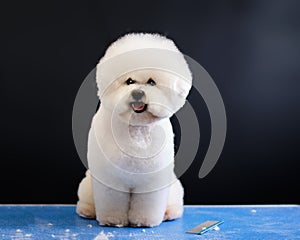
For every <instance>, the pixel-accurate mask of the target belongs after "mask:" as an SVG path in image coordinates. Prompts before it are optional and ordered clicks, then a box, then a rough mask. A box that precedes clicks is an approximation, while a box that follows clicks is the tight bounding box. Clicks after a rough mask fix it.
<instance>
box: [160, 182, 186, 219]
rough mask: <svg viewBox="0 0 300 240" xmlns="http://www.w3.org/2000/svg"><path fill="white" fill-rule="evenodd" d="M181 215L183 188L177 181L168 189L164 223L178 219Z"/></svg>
mask: <svg viewBox="0 0 300 240" xmlns="http://www.w3.org/2000/svg"><path fill="white" fill-rule="evenodd" d="M182 213H183V187H182V185H181V183H180V181H179V180H177V181H176V182H175V183H173V184H172V185H171V187H170V193H169V198H168V206H167V210H166V212H165V216H164V221H165V220H172V219H175V218H180V217H181V216H182Z"/></svg>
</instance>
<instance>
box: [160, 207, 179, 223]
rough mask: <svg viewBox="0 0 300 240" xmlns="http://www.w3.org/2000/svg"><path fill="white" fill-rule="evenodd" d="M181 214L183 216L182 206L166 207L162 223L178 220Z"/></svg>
mask: <svg viewBox="0 0 300 240" xmlns="http://www.w3.org/2000/svg"><path fill="white" fill-rule="evenodd" d="M182 214H183V206H182V205H171V206H168V208H167V210H166V212H165V216H164V221H167V220H173V219H176V218H180V217H181V216H182Z"/></svg>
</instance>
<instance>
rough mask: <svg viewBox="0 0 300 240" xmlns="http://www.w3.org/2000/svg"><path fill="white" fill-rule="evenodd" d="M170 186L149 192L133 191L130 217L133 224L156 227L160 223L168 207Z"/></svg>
mask: <svg viewBox="0 0 300 240" xmlns="http://www.w3.org/2000/svg"><path fill="white" fill-rule="evenodd" d="M168 193H169V188H168V187H166V188H164V189H162V190H159V191H155V192H149V193H133V194H132V196H131V200H130V210H129V213H128V219H129V222H130V224H131V225H132V226H136V227H142V226H145V227H154V226H157V225H159V224H160V223H161V222H162V220H163V217H164V213H165V211H166V207H167V201H168Z"/></svg>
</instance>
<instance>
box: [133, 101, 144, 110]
mask: <svg viewBox="0 0 300 240" xmlns="http://www.w3.org/2000/svg"><path fill="white" fill-rule="evenodd" d="M144 107H145V104H144V103H142V102H135V103H132V108H133V109H134V110H136V111H141V110H143V109H144Z"/></svg>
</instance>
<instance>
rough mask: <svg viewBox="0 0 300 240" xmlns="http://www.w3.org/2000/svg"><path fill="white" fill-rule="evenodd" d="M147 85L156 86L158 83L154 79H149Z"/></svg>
mask: <svg viewBox="0 0 300 240" xmlns="http://www.w3.org/2000/svg"><path fill="white" fill-rule="evenodd" d="M147 84H149V85H151V86H154V85H156V82H155V81H154V80H153V79H152V78H149V80H148V82H147Z"/></svg>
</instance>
